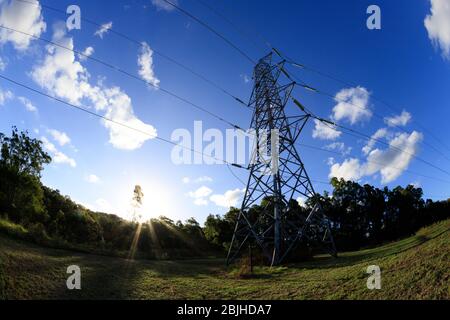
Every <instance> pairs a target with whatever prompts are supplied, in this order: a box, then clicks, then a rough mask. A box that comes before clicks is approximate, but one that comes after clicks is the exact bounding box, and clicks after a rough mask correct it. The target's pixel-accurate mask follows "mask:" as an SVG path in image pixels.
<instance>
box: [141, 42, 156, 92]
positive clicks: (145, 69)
mask: <svg viewBox="0 0 450 320" xmlns="http://www.w3.org/2000/svg"><path fill="white" fill-rule="evenodd" d="M137 62H138V66H139V75H140V76H141V77H142V79H144V80H145V81H147V82H148V83H149V84H151V85H152V86H154V87H158V85H159V79H158V78H156V76H155V72H154V70H153V50H152V49H151V48H150V46H149V45H148V44H147V43H146V42H142V48H141V51H140V53H139V56H138V60H137Z"/></svg>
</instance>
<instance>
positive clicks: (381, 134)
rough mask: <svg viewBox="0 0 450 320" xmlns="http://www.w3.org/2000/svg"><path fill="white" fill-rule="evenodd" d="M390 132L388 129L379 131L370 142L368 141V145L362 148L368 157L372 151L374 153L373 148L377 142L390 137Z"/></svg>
mask: <svg viewBox="0 0 450 320" xmlns="http://www.w3.org/2000/svg"><path fill="white" fill-rule="evenodd" d="M389 134H390V133H389V131H388V130H387V129H386V128H381V129H378V130H377V131H376V132H375V133H374V134H373V135H372V136H371V139H370V140H369V141H367V144H366V145H365V146H364V147H363V148H362V151H363V153H364V154H365V155H367V154H368V153H369V152H370V151H372V149H373V147H374V146H375V144H376V143H377V140H380V139H381V138H385V137H387V136H388V135H389Z"/></svg>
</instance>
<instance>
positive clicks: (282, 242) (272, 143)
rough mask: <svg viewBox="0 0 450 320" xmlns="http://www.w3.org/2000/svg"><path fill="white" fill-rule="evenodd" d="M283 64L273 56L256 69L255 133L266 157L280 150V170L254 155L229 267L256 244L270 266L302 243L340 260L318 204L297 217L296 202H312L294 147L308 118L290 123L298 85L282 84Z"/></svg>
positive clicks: (306, 116)
mask: <svg viewBox="0 0 450 320" xmlns="http://www.w3.org/2000/svg"><path fill="white" fill-rule="evenodd" d="M283 63H284V62H283V61H282V62H280V63H278V64H273V63H272V55H271V54H269V55H267V56H266V57H264V58H262V59H261V60H259V62H258V64H257V65H256V66H255V69H254V75H253V77H254V81H255V85H254V88H253V92H252V95H251V98H250V103H249V105H250V106H251V107H253V108H254V113H253V118H252V122H251V128H252V129H253V130H254V132H255V134H256V145H257V146H259V140H260V139H263V138H262V136H261V135H262V133H263V132H265V133H266V135H268V136H266V137H265V138H264V139H265V141H266V143H267V144H268V147H267V151H269V152H271V151H272V150H271V149H273V148H275V147H276V148H278V152H276V154H277V156H278V157H279V158H278V162H277V164H278V165H277V166H274V165H273V161H272V162H268V161H266V160H265V159H264V158H263V157H262V156H261V155H260V152H259V148H257V149H256V158H254V160H253V161H252V164H251V165H250V168H249V169H250V175H249V178H248V182H247V188H246V190H245V194H244V198H243V201H242V206H241V209H240V212H239V215H238V218H237V222H236V226H235V230H234V234H233V238H232V242H231V246H230V249H229V252H228V258H227V263H230V262H232V261H233V260H234V259H235V258H236V257H237V256H238V255H239V253H240V252H241V251H242V250H243V248H244V245H245V244H246V243H256V244H257V245H258V246H259V247H260V248H261V249H262V252H263V254H264V256H265V257H266V258H267V259H268V262H269V263H271V264H272V265H278V264H280V263H281V262H282V261H283V260H285V258H286V257H287V256H288V254H289V253H290V252H291V251H292V250H294V248H295V247H296V245H297V244H298V243H299V241H300V240H305V241H307V242H317V241H319V242H320V243H321V244H322V245H323V246H324V247H325V248H326V249H327V251H328V252H329V253H331V254H332V255H336V248H335V245H334V240H333V237H332V234H331V232H330V224H329V220H328V219H327V218H326V217H325V215H324V214H323V210H322V208H321V206H320V204H319V203H318V202H316V204H315V205H314V207H313V208H312V209H311V210H310V212H309V213H308V214H307V215H301V214H299V211H298V208H297V211H295V210H294V208H295V206H294V207H293V206H292V201H296V199H297V197H299V196H302V197H304V198H307V199H309V198H311V197H313V196H314V195H315V192H314V188H313V186H312V183H311V180H310V179H309V177H308V174H307V172H306V170H305V166H304V165H303V162H302V160H301V159H300V156H299V154H298V152H297V150H296V148H295V145H294V144H295V142H296V141H297V139H298V137H299V135H300V133H301V131H302V129H303V128H304V126H305V124H306V123H307V121H308V119H309V117H310V116H309V115H308V114H306V113H304V114H302V115H298V116H292V117H286V114H285V110H284V109H285V106H286V104H287V102H288V100H289V98H290V96H291V92H292V90H293V88H294V85H295V84H294V83H289V84H287V85H280V84H279V83H278V81H279V77H280V74H281V72H283V73H285V71H284V69H283ZM274 135H276V139H274V138H275V137H274ZM273 154H274V153H272V155H273ZM272 160H273V159H272ZM269 167H270V168H269ZM268 170H270V174H267V172H268ZM263 199H264V201H263V202H261V201H262V200H263ZM258 202H261V206H262V212H261V211H259V212H257V213H256V212H254V210H252V206H253V205H256V204H258Z"/></svg>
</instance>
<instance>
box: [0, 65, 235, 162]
mask: <svg viewBox="0 0 450 320" xmlns="http://www.w3.org/2000/svg"><path fill="white" fill-rule="evenodd" d="M0 78H1V79H3V80H5V81H8V82H10V83H13V84H15V85H17V86H19V87H22V88H24V89H27V90H29V91H32V92H34V93H36V94H39V95H41V96H44V97H47V98H49V99H52V100H55V101H57V102H60V103H62V104H64V105H66V106H68V107H71V108H74V109H77V110H79V111H82V112H85V113H87V114H90V115H92V116H95V117H97V118H100V119H103V120H105V121H108V122H111V123H113V124H116V125H119V126H122V127H124V128H127V129H129V130H133V131H136V132H138V133H140V134H143V135H146V136H149V137H151V138H154V139H156V140H160V141H163V142H165V143H169V144H171V145H173V146H177V147H180V148H183V149H186V150H189V151H192V152H194V153H197V154H200V155H203V156H206V157H209V158H211V159H214V160H217V161H220V162H222V163H224V164H227V165H232V166H235V167H238V168H241V166H239V165H236V164H234V163H231V162H228V161H226V160H224V159H219V158H217V157H214V156H211V155H209V154H206V153H203V152H201V151H198V150H195V149H193V148H190V147H187V146H184V145H182V144H178V143H175V142H173V141H171V140H168V139H165V138H161V137H158V136H155V135H154V134H152V133H149V132H146V131H144V130H141V129H138V128H135V127H133V126H130V125H127V124H126V123H122V122H119V121H116V120H114V119H111V118H109V117H106V116H103V115H101V114H98V113H96V112H93V111H90V110H89V109H87V108H85V107H83V106H79V105H75V104H73V103H70V102H67V101H65V100H62V99H60V98H58V97H55V96H52V95H49V94H47V93H45V92H43V91H41V90H38V89H34V88H32V87H30V86H28V85H26V84H23V83H21V82H18V81H16V80H14V79H12V78H9V77H7V76H5V75H3V74H0Z"/></svg>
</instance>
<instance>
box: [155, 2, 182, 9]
mask: <svg viewBox="0 0 450 320" xmlns="http://www.w3.org/2000/svg"><path fill="white" fill-rule="evenodd" d="M170 2H172V3H173V4H174V5H178V0H170ZM152 4H153V5H154V6H155V7H156V8H157V9H158V10H163V11H172V10H173V9H175V8H174V7H173V6H171V5H170V4H168V3H167V2H165V1H163V0H152Z"/></svg>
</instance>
